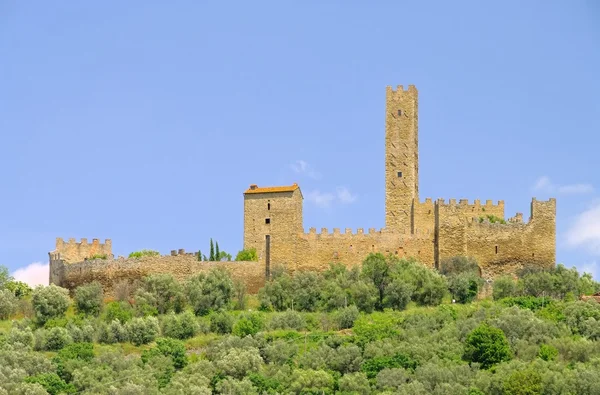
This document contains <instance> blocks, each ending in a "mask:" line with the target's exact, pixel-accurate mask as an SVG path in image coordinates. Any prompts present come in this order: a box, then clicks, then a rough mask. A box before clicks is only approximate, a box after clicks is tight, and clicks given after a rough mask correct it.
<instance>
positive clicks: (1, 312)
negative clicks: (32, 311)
mask: <svg viewBox="0 0 600 395" xmlns="http://www.w3.org/2000/svg"><path fill="white" fill-rule="evenodd" d="M18 302H19V300H18V299H17V297H16V296H15V295H14V294H13V293H12V292H11V291H9V290H8V289H0V320H6V319H8V318H10V317H11V316H12V315H13V314H15V313H16V311H17V307H18Z"/></svg>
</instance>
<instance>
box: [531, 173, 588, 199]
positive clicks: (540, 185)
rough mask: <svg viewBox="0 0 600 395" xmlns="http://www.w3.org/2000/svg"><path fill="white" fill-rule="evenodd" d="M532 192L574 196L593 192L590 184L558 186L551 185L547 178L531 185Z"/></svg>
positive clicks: (542, 178)
mask: <svg viewBox="0 0 600 395" xmlns="http://www.w3.org/2000/svg"><path fill="white" fill-rule="evenodd" d="M532 189H533V191H536V192H544V193H558V194H564V195H576V194H584V193H590V192H593V191H594V187H593V186H592V185H591V184H567V185H558V184H554V183H552V181H551V180H550V178H549V177H547V176H543V177H540V178H539V179H538V180H537V181H536V182H535V184H534V185H533V188H532Z"/></svg>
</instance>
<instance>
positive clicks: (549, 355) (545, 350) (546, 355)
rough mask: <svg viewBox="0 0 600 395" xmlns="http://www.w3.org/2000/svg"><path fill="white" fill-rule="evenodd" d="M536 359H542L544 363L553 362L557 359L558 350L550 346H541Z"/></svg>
mask: <svg viewBox="0 0 600 395" xmlns="http://www.w3.org/2000/svg"><path fill="white" fill-rule="evenodd" d="M538 357H540V358H541V359H543V360H544V361H553V360H555V359H556V357H558V350H557V349H556V347H554V346H551V345H549V344H542V345H541V346H540V352H539V353H538Z"/></svg>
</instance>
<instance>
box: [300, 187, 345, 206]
mask: <svg viewBox="0 0 600 395" xmlns="http://www.w3.org/2000/svg"><path fill="white" fill-rule="evenodd" d="M305 198H306V200H308V201H309V202H312V203H314V204H315V205H316V206H318V207H322V208H325V207H330V206H331V205H332V204H333V203H340V204H350V203H354V202H355V201H356V195H355V194H353V193H352V192H350V190H349V189H348V188H346V187H338V188H336V192H335V193H332V192H321V191H319V190H318V189H316V190H313V191H309V192H307V193H306V194H305Z"/></svg>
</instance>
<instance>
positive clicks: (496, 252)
mask: <svg viewBox="0 0 600 395" xmlns="http://www.w3.org/2000/svg"><path fill="white" fill-rule="evenodd" d="M497 253H498V246H496V254H497Z"/></svg>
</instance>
